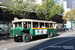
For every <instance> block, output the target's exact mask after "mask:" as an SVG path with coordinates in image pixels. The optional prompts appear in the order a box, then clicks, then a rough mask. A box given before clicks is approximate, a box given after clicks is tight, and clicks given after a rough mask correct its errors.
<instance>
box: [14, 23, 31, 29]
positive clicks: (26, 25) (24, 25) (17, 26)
mask: <svg viewBox="0 0 75 50" xmlns="http://www.w3.org/2000/svg"><path fill="white" fill-rule="evenodd" d="M29 28H31V22H16V23H13V29H29Z"/></svg>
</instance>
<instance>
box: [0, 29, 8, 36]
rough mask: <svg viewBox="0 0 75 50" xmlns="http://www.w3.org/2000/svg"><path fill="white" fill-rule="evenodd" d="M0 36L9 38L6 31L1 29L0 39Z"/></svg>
mask: <svg viewBox="0 0 75 50" xmlns="http://www.w3.org/2000/svg"><path fill="white" fill-rule="evenodd" d="M2 36H7V37H9V32H8V31H4V29H3V28H0V37H2Z"/></svg>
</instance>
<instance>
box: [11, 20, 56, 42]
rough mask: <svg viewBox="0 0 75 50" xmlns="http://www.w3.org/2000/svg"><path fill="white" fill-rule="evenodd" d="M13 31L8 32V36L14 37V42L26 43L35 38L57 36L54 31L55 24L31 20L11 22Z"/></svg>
mask: <svg viewBox="0 0 75 50" xmlns="http://www.w3.org/2000/svg"><path fill="white" fill-rule="evenodd" d="M12 23H13V29H11V30H10V35H12V36H13V37H14V41H20V40H23V41H24V42H28V41H30V40H31V39H33V37H35V36H43V35H47V36H48V37H52V36H54V35H56V34H57V31H56V30H55V29H54V25H55V24H56V22H53V21H45V20H33V19H17V20H13V21H12Z"/></svg>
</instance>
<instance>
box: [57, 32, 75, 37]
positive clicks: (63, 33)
mask: <svg viewBox="0 0 75 50" xmlns="http://www.w3.org/2000/svg"><path fill="white" fill-rule="evenodd" d="M74 32H75V31H67V32H58V33H57V34H59V37H63V36H66V35H67V36H68V35H71V34H74Z"/></svg>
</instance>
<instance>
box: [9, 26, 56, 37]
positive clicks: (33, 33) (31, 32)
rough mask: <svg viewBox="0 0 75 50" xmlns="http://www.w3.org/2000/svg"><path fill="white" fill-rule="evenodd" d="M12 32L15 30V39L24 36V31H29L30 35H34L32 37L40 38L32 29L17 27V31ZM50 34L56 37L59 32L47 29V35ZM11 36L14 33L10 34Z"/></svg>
mask: <svg viewBox="0 0 75 50" xmlns="http://www.w3.org/2000/svg"><path fill="white" fill-rule="evenodd" d="M11 30H13V37H15V36H16V35H20V36H23V34H24V32H22V31H28V30H29V33H30V34H32V36H40V35H35V29H32V28H29V29H27V28H24V29H22V28H20V27H17V28H16V29H11ZM50 32H52V33H53V34H54V35H56V34H57V31H56V30H54V29H47V34H49V33H50ZM10 34H12V33H11V32H10ZM47 34H41V35H47Z"/></svg>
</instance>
